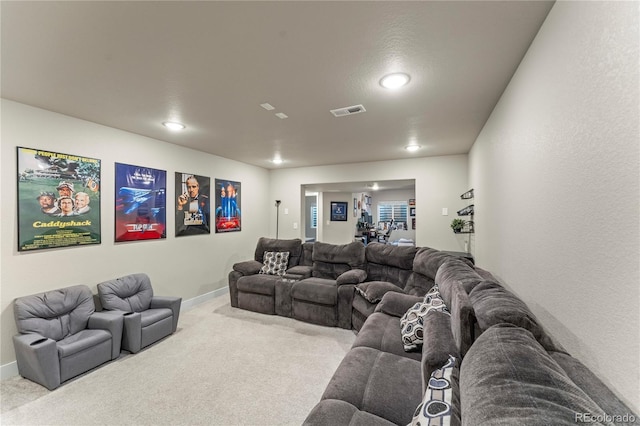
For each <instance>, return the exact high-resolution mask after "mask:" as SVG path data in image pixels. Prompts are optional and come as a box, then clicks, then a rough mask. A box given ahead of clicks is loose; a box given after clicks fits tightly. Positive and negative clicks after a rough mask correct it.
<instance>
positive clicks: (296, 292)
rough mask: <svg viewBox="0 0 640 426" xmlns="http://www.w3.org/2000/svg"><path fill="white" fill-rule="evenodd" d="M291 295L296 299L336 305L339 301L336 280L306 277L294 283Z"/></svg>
mask: <svg viewBox="0 0 640 426" xmlns="http://www.w3.org/2000/svg"><path fill="white" fill-rule="evenodd" d="M291 297H292V298H293V299H296V300H302V301H306V302H313V303H318V304H321V305H331V306H334V305H336V304H337V303H338V290H337V287H336V282H335V281H334V280H327V279H323V278H314V277H311V278H306V279H304V280H302V281H298V282H296V283H294V284H293V287H292V288H291Z"/></svg>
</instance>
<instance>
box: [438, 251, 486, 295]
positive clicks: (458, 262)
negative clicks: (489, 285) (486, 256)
mask: <svg viewBox="0 0 640 426" xmlns="http://www.w3.org/2000/svg"><path fill="white" fill-rule="evenodd" d="M485 280H486V278H483V277H482V276H480V274H478V272H476V270H475V268H473V267H472V266H471V265H469V263H467V262H465V261H463V260H462V259H460V258H454V259H449V260H447V261H446V262H444V263H443V264H442V265H441V266H440V268H438V272H437V273H436V278H435V282H436V284H438V286H441V285H442V284H447V283H449V282H452V281H456V282H458V283H459V284H460V285H461V286H462V288H464V291H466V292H467V294H468V293H470V292H471V290H473V288H474V287H475V286H477V285H478V284H480V283H481V282H482V281H485Z"/></svg>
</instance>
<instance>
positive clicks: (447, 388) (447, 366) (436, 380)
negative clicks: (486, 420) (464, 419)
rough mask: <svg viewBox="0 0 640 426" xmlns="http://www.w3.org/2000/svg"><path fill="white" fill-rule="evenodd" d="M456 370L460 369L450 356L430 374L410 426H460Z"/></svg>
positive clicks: (456, 361) (453, 357)
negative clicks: (432, 425)
mask: <svg viewBox="0 0 640 426" xmlns="http://www.w3.org/2000/svg"><path fill="white" fill-rule="evenodd" d="M456 369H457V370H458V371H459V369H460V367H459V360H458V359H457V358H456V357H455V356H453V355H450V356H449V357H448V359H447V360H446V361H445V362H444V363H442V364H441V365H440V367H439V368H438V369H436V370H434V371H433V373H431V375H430V377H429V380H428V381H427V383H428V384H427V389H426V391H425V393H424V397H423V398H422V402H421V403H420V405H418V408H416V411H415V412H414V414H413V420H412V421H411V425H412V426H422V425H431V424H434V425H435V424H437V425H460V424H461V419H460V403H459V401H460V398H459V388H458V383H457V380H456V379H455V376H454V370H456ZM474 424H475V422H474Z"/></svg>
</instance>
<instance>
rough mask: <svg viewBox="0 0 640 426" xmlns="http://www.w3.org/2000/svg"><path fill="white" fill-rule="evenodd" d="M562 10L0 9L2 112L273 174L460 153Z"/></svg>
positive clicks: (367, 6) (335, 6)
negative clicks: (49, 115)
mask: <svg viewBox="0 0 640 426" xmlns="http://www.w3.org/2000/svg"><path fill="white" fill-rule="evenodd" d="M552 4H553V2H544V1H505V2H500V1H487V2H485V1H469V2H464V1H460V2H455V1H454V2H446V1H433V2H431V1H425V2H364V1H353V2H337V1H336V2H334V1H298V2H262V1H260V2H207V1H204V2H187V1H178V2H154V1H143V2H127V1H124V2H119V1H116V2H58V1H51V2H26V1H16V2H10V1H2V3H1V19H2V22H1V24H2V29H1V31H2V33H1V36H2V64H1V65H2V69H1V71H2V76H1V78H2V85H1V89H2V97H4V98H7V99H11V100H15V101H18V102H22V103H25V104H29V105H33V106H37V107H41V108H45V109H48V110H51V111H55V112H60V113H63V114H67V115H70V116H73V117H78V118H81V119H85V120H89V121H92V122H96V123H99V124H103V125H106V126H110V127H114V128H118V129H122V130H126V131H130V132H133V133H137V134H140V135H145V136H149V137H151V138H155V139H159V140H163V141H167V142H171V143H175V144H178V145H182V146H186V147H191V148H193V149H196V150H200V151H204V152H208V153H212V154H216V155H219V156H222V157H226V158H230V159H235V160H239V161H242V162H246V163H249V164H254V165H257V166H261V167H265V168H276V167H301V166H313V165H326V164H338V163H351V162H362V161H378V160H389V159H402V158H409V157H416V156H435V155H446V154H462V153H467V152H468V151H469V149H470V147H471V145H472V144H473V142H474V140H475V138H476V136H477V135H478V133H479V132H480V130H481V129H482V126H483V125H484V123H485V122H486V120H487V118H488V117H489V114H490V113H491V111H492V109H493V107H494V105H495V104H496V102H497V101H498V99H499V97H500V95H501V94H502V92H503V91H504V89H505V87H506V85H507V84H508V82H509V79H510V78H511V76H512V75H513V73H514V71H515V70H516V68H517V66H518V64H519V63H520V61H521V59H522V57H523V56H524V54H525V52H526V50H527V48H528V47H529V45H530V43H531V41H532V40H533V38H534V37H535V35H536V33H537V31H538V29H539V27H540V25H541V24H542V22H543V21H544V19H545V17H546V15H547V13H548V11H549V9H550V8H551V6H552ZM395 71H402V72H406V73H408V74H410V75H411V81H410V83H409V85H407V86H405V87H404V88H402V89H400V90H398V91H389V90H387V89H383V88H382V87H381V86H380V85H379V80H380V78H381V77H382V76H383V75H385V74H387V73H390V72H395ZM264 102H268V103H270V104H272V105H273V106H275V110H273V111H266V110H264V109H263V108H261V107H260V104H261V103H264ZM356 104H362V105H364V107H365V108H366V110H367V111H366V112H365V113H361V114H356V115H351V116H346V117H340V118H335V117H334V116H333V115H332V114H330V112H329V110H331V109H335V108H340V107H347V106H351V105H356ZM277 112H283V113H285V114H287V115H288V116H289V118H287V119H284V120H282V119H279V118H277V117H276V116H275V115H274V113H277ZM169 119H173V120H178V121H181V122H183V123H184V124H186V126H187V128H186V130H184V131H182V132H180V133H173V132H170V131H168V130H167V129H165V128H164V127H163V126H162V125H161V122H163V121H165V120H169ZM411 142H413V143H417V144H419V145H421V146H422V149H421V150H419V151H418V152H417V153H413V154H411V153H408V152H406V151H405V150H404V149H403V148H404V146H405V145H407V144H409V143H411ZM43 143H45V141H43ZM276 154H279V155H281V157H282V158H283V159H284V161H285V162H284V164H282V165H280V166H276V165H274V164H273V163H271V162H270V160H271V159H272V158H273V157H274V155H276Z"/></svg>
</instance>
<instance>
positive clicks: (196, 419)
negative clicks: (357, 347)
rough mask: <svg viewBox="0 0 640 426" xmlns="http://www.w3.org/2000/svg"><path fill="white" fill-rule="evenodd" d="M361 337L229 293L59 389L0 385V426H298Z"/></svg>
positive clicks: (15, 382)
mask: <svg viewBox="0 0 640 426" xmlns="http://www.w3.org/2000/svg"><path fill="white" fill-rule="evenodd" d="M354 339H355V336H354V334H353V332H351V331H349V330H343V329H338V328H331V327H321V326H316V325H312V324H306V323H303V322H300V321H296V320H293V319H291V318H282V317H277V316H271V315H262V314H257V313H254V312H249V311H244V310H241V309H235V308H231V307H230V305H229V297H228V295H223V296H220V297H217V298H215V299H213V300H210V301H207V302H205V303H203V304H201V305H198V306H196V307H195V308H193V309H191V310H189V311H186V312H183V313H182V314H181V316H180V322H179V324H178V331H177V332H176V333H174V334H173V335H172V336H170V337H168V338H166V339H164V340H162V341H161V342H159V343H157V344H155V345H153V346H151V347H149V348H147V349H145V350H143V351H141V352H140V353H138V354H135V355H123V356H121V357H120V358H119V359H117V360H116V361H113V362H111V363H108V364H105V365H104V366H102V367H100V368H98V369H96V370H94V371H92V372H90V373H88V374H85V375H83V376H81V377H79V378H76V379H75V380H73V381H70V382H68V383H66V384H64V385H63V386H61V387H59V388H58V389H56V390H54V391H53V392H49V391H47V390H46V389H45V388H44V387H42V386H40V385H37V384H34V383H32V382H30V381H28V380H26V379H23V378H21V377H13V378H10V379H7V380H3V381H2V382H1V389H0V397H1V399H0V404H1V407H2V411H1V413H2V414H1V417H0V423H1V424H2V425H97V424H101V425H299V424H301V423H302V421H303V420H304V419H305V417H306V416H307V414H308V413H309V411H311V409H312V408H313V406H314V405H315V404H316V403H317V402H318V401H319V400H320V397H321V395H322V392H323V391H324V388H325V387H326V385H327V383H328V382H329V379H330V378H331V376H332V375H333V372H334V371H335V369H336V367H337V366H338V364H339V363H340V361H341V360H342V358H343V357H344V355H345V354H346V353H347V351H348V350H349V348H350V347H351V344H352V343H353V341H354Z"/></svg>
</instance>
